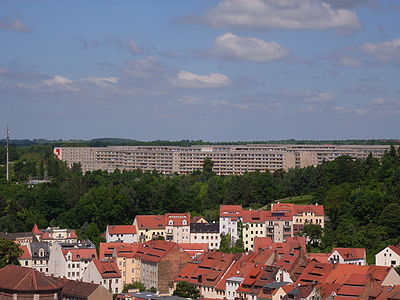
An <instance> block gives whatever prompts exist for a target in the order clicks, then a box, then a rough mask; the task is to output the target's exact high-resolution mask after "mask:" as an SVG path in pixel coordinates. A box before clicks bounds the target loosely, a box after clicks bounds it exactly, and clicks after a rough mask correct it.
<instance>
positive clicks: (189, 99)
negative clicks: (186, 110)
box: [178, 95, 203, 105]
mask: <svg viewBox="0 0 400 300" xmlns="http://www.w3.org/2000/svg"><path fill="white" fill-rule="evenodd" d="M178 102H180V103H182V104H186V105H193V104H200V103H202V102H203V100H201V99H199V98H196V97H192V96H187V95H183V96H181V97H180V98H179V99H178Z"/></svg>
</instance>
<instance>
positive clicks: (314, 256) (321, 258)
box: [306, 253, 331, 264]
mask: <svg viewBox="0 0 400 300" xmlns="http://www.w3.org/2000/svg"><path fill="white" fill-rule="evenodd" d="M329 256H331V254H330V253H306V257H307V259H309V260H315V261H318V262H321V263H324V264H327V263H329V260H328V257H329Z"/></svg>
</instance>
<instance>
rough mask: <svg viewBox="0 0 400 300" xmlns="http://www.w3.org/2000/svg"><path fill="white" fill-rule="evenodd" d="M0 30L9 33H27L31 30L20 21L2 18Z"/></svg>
mask: <svg viewBox="0 0 400 300" xmlns="http://www.w3.org/2000/svg"><path fill="white" fill-rule="evenodd" d="M0 29H3V30H9V31H19V32H29V31H31V28H30V27H29V26H28V25H26V24H24V22H22V21H21V20H20V19H10V18H4V19H3V20H0Z"/></svg>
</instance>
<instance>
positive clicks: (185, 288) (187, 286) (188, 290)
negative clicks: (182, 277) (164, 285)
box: [173, 281, 200, 299]
mask: <svg viewBox="0 0 400 300" xmlns="http://www.w3.org/2000/svg"><path fill="white" fill-rule="evenodd" d="M173 295H174V296H179V297H184V298H192V299H199V297H200V291H199V290H198V289H197V288H196V286H195V285H194V284H193V283H190V282H186V281H179V282H178V283H177V284H176V288H175V290H174V293H173Z"/></svg>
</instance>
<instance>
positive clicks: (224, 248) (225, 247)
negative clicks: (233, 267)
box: [219, 233, 231, 253]
mask: <svg viewBox="0 0 400 300" xmlns="http://www.w3.org/2000/svg"><path fill="white" fill-rule="evenodd" d="M230 249H231V235H230V234H229V233H227V234H223V233H221V242H220V243H219V251H220V252H223V253H229V252H230Z"/></svg>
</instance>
